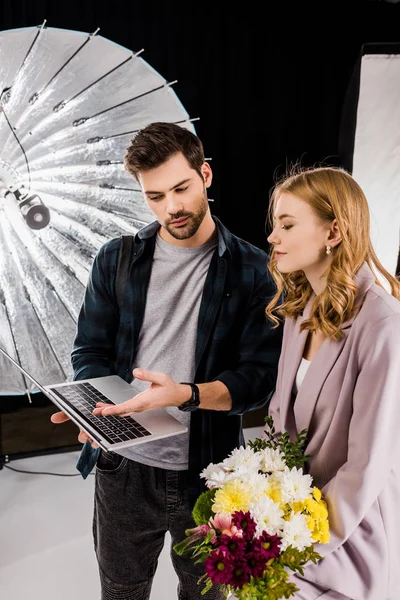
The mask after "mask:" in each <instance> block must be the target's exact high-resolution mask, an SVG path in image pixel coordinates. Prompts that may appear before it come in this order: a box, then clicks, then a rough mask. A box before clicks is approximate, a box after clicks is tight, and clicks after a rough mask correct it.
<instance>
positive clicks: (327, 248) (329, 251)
mask: <svg viewBox="0 0 400 600" xmlns="http://www.w3.org/2000/svg"><path fill="white" fill-rule="evenodd" d="M331 252H332V248H331V247H330V246H327V247H326V253H327V254H328V255H329V254H330V253H331Z"/></svg>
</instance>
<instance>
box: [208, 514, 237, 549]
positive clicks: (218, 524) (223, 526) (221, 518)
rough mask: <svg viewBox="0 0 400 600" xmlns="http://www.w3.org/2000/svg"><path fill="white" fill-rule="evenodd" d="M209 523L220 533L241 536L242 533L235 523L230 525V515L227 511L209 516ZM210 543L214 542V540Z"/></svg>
mask: <svg viewBox="0 0 400 600" xmlns="http://www.w3.org/2000/svg"><path fill="white" fill-rule="evenodd" d="M209 523H210V524H211V525H212V526H213V527H214V529H218V530H219V531H220V532H221V535H231V536H232V535H235V536H237V537H242V535H243V534H242V531H241V530H240V529H238V527H236V525H232V515H230V514H229V513H217V514H216V515H215V517H211V519H210V521H209ZM212 543H213V544H214V543H215V542H214V540H213V541H212Z"/></svg>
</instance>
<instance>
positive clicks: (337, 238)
mask: <svg viewBox="0 0 400 600" xmlns="http://www.w3.org/2000/svg"><path fill="white" fill-rule="evenodd" d="M341 241H342V236H341V234H340V231H339V227H338V223H337V219H333V221H332V222H331V223H330V224H329V234H328V239H327V245H329V246H330V247H331V248H335V246H338V245H339V244H340V242H341Z"/></svg>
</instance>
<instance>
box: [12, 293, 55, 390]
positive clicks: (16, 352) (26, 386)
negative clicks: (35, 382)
mask: <svg viewBox="0 0 400 600" xmlns="http://www.w3.org/2000/svg"><path fill="white" fill-rule="evenodd" d="M4 310H5V311H6V315H7V321H8V323H9V325H10V333H11V338H12V341H13V344H14V350H15V356H16V359H17V362H18V364H19V365H20V366H21V359H20V356H19V352H18V349H17V344H16V343H15V337H14V332H13V330H12V327H11V321H10V319H9V316H8V310H7V304H6V302H5V300H4ZM63 372H64V371H63ZM21 375H22V379H23V380H24V384H25V389H26V392H27V393H28V398H29V392H28V383H27V381H26V377H25V374H24V373H22V372H21Z"/></svg>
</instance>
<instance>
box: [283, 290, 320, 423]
mask: <svg viewBox="0 0 400 600" xmlns="http://www.w3.org/2000/svg"><path fill="white" fill-rule="evenodd" d="M311 303H312V300H310V301H309V303H308V304H307V306H306V308H305V310H304V314H303V316H301V317H299V318H298V319H297V320H296V322H295V323H294V325H293V329H292V332H291V335H289V337H288V339H287V342H286V343H287V348H286V350H285V361H284V366H283V372H282V378H281V390H282V391H281V407H280V410H281V424H282V427H283V429H284V430H285V431H287V432H289V433H290V434H294V435H295V433H296V432H295V429H296V424H295V422H294V415H293V406H292V405H293V398H292V395H293V385H294V381H295V378H296V373H297V370H298V368H299V364H300V362H301V359H302V356H303V352H304V346H305V343H306V340H307V335H308V331H300V325H301V323H302V322H303V321H304V320H305V319H306V318H307V317H306V315H307V314H308V313H309V310H310V305H311Z"/></svg>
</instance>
